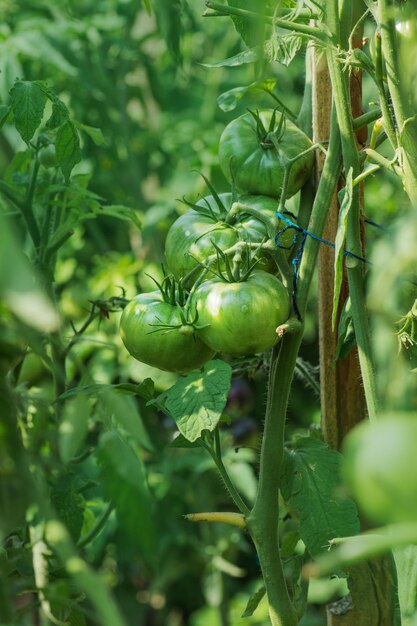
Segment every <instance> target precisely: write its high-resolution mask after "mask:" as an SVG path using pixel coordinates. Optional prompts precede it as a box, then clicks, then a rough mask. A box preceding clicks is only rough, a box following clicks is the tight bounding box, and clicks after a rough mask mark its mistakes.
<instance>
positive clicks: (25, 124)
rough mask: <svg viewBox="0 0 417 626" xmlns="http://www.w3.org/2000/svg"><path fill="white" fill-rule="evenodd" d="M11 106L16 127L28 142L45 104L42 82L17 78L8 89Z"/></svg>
mask: <svg viewBox="0 0 417 626" xmlns="http://www.w3.org/2000/svg"><path fill="white" fill-rule="evenodd" d="M10 96H11V108H12V111H13V116H14V121H15V125H16V129H17V131H18V132H19V134H20V136H21V137H22V139H23V141H25V142H26V143H27V144H29V141H30V140H31V139H32V137H33V135H34V134H35V131H36V130H37V129H38V128H39V126H40V123H41V121H42V117H43V113H44V110H45V104H46V94H45V88H44V86H43V85H42V83H39V82H31V81H27V80H25V81H23V80H18V81H16V82H15V84H14V86H13V87H12V89H11V90H10Z"/></svg>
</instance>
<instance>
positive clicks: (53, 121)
mask: <svg viewBox="0 0 417 626" xmlns="http://www.w3.org/2000/svg"><path fill="white" fill-rule="evenodd" d="M47 96H48V98H49V100H50V101H51V102H52V114H51V117H50V118H49V120H48V121H47V122H46V125H45V128H47V129H48V130H53V129H54V128H58V127H59V126H61V124H64V123H65V122H66V121H67V120H68V119H69V111H68V109H67V106H66V104H65V103H64V102H62V100H61V99H60V98H58V96H57V95H56V94H55V93H54V92H53V91H52V90H51V89H48V91H47Z"/></svg>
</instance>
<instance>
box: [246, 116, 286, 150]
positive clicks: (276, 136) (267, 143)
mask: <svg viewBox="0 0 417 626" xmlns="http://www.w3.org/2000/svg"><path fill="white" fill-rule="evenodd" d="M248 112H249V113H250V114H251V115H252V117H253V119H254V120H255V124H256V129H255V130H256V135H257V137H258V141H259V144H260V146H261V147H262V148H263V149H264V150H272V149H273V148H275V149H277V144H279V142H280V139H281V138H282V136H283V134H284V133H285V114H284V113H281V114H280V115H281V116H280V118H279V121H278V127H277V128H275V126H276V116H277V109H276V108H275V109H274V110H273V112H272V115H271V119H270V120H269V125H268V129H266V128H265V125H264V124H263V122H262V120H261V117H260V115H259V111H258V110H257V111H252V110H251V109H248Z"/></svg>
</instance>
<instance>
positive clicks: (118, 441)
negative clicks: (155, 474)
mask: <svg viewBox="0 0 417 626" xmlns="http://www.w3.org/2000/svg"><path fill="white" fill-rule="evenodd" d="M97 457H98V460H99V464H100V467H101V476H102V480H103V485H104V490H105V492H106V494H107V495H108V497H109V498H110V499H111V500H112V501H113V502H114V504H115V506H116V511H117V518H118V520H119V523H120V525H121V526H122V528H124V529H125V530H126V532H127V533H128V534H129V536H130V539H131V541H132V543H134V544H136V545H137V546H138V547H139V548H140V549H141V550H142V553H143V555H144V557H145V558H146V560H147V561H148V562H149V563H150V564H151V565H153V564H154V563H155V555H156V536H155V528H154V525H153V521H152V515H151V500H150V496H149V491H148V486H147V483H146V475H145V469H144V466H143V463H142V461H141V459H140V457H139V456H138V455H137V453H136V452H135V451H134V449H133V448H132V447H131V446H130V445H129V444H128V443H127V442H126V441H124V440H123V439H122V438H121V437H120V436H119V435H118V434H117V433H116V432H114V431H110V432H106V433H104V434H103V435H102V436H101V437H100V440H99V445H98V450H97Z"/></svg>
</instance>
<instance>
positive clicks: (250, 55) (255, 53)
mask: <svg viewBox="0 0 417 626" xmlns="http://www.w3.org/2000/svg"><path fill="white" fill-rule="evenodd" d="M263 57H264V50H263V47H262V46H255V47H254V48H248V49H247V50H244V51H243V52H239V54H235V55H234V56H232V57H229V58H228V59H224V60H223V61H217V63H200V65H202V66H203V67H238V66H239V65H245V64H246V63H256V61H259V59H263Z"/></svg>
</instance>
